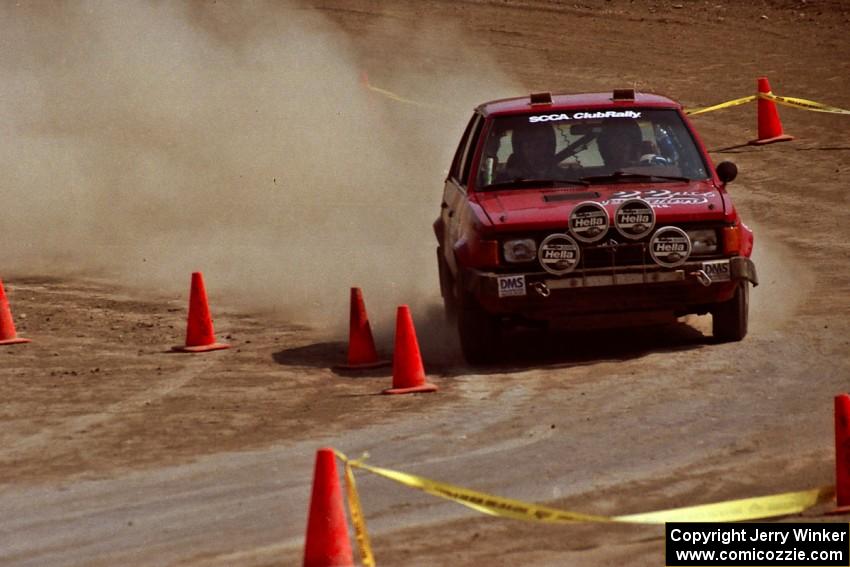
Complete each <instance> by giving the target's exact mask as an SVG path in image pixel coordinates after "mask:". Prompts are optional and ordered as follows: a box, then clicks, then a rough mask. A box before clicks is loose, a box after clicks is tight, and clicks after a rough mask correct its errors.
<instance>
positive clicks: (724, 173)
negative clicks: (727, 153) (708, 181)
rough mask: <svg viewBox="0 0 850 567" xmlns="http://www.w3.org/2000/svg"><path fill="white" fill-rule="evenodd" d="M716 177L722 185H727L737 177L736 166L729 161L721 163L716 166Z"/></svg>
mask: <svg viewBox="0 0 850 567" xmlns="http://www.w3.org/2000/svg"><path fill="white" fill-rule="evenodd" d="M717 177H719V178H720V181H722V182H723V183H729V182H731V181H733V180H734V179H735V178H736V177H738V166H737V165H735V164H734V163H732V162H731V161H724V162H721V163H720V164H719V165H718V166H717Z"/></svg>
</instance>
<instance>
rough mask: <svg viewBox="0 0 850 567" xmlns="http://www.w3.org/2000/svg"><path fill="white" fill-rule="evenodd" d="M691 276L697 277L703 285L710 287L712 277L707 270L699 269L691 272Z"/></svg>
mask: <svg viewBox="0 0 850 567" xmlns="http://www.w3.org/2000/svg"><path fill="white" fill-rule="evenodd" d="M688 275H691V276H694V277H696V279H698V280H699V283H701V284H702V285H703V286H705V287H708V286H710V285H711V278H710V277H709V275H708V274H706V273H705V270H697V271H696V272H691V273H690V274H688Z"/></svg>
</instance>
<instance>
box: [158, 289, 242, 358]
mask: <svg viewBox="0 0 850 567" xmlns="http://www.w3.org/2000/svg"><path fill="white" fill-rule="evenodd" d="M223 348H230V345H228V344H224V343H217V342H215V331H214V330H213V322H212V318H211V317H210V306H209V304H208V303H207V290H206V288H204V276H203V275H202V274H201V272H193V273H192V289H191V292H190V295H189V319H188V323H187V325H186V344H185V346H176V347H173V348H172V350H174V351H177V352H206V351H209V350H220V349H223Z"/></svg>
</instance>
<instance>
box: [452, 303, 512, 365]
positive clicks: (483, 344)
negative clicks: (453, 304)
mask: <svg viewBox="0 0 850 567" xmlns="http://www.w3.org/2000/svg"><path fill="white" fill-rule="evenodd" d="M458 307H459V308H458V312H457V316H458V317H457V329H458V335H459V336H460V349H461V352H463V357H464V358H465V359H466V361H467V362H468V363H469V364H473V365H477V364H492V363H494V362H497V361H498V360H499V356H500V355H501V352H502V321H501V319H500V318H499V317H498V316H496V315H493V314H491V313H488V312H487V311H485V310H484V308H483V307H481V305H480V304H479V303H478V301H476V300H475V298H474V297H473V296H471V295H469V294H466V293H464V295H463V298H462V301H461V302H460V305H459V306H458Z"/></svg>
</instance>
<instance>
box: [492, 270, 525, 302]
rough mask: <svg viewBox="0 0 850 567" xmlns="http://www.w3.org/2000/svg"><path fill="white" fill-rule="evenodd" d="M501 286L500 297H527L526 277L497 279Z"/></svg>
mask: <svg viewBox="0 0 850 567" xmlns="http://www.w3.org/2000/svg"><path fill="white" fill-rule="evenodd" d="M496 283H497V284H498V286H499V297H514V296H518V295H525V276H524V275H523V274H520V275H518V276H499V277H498V278H496Z"/></svg>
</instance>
